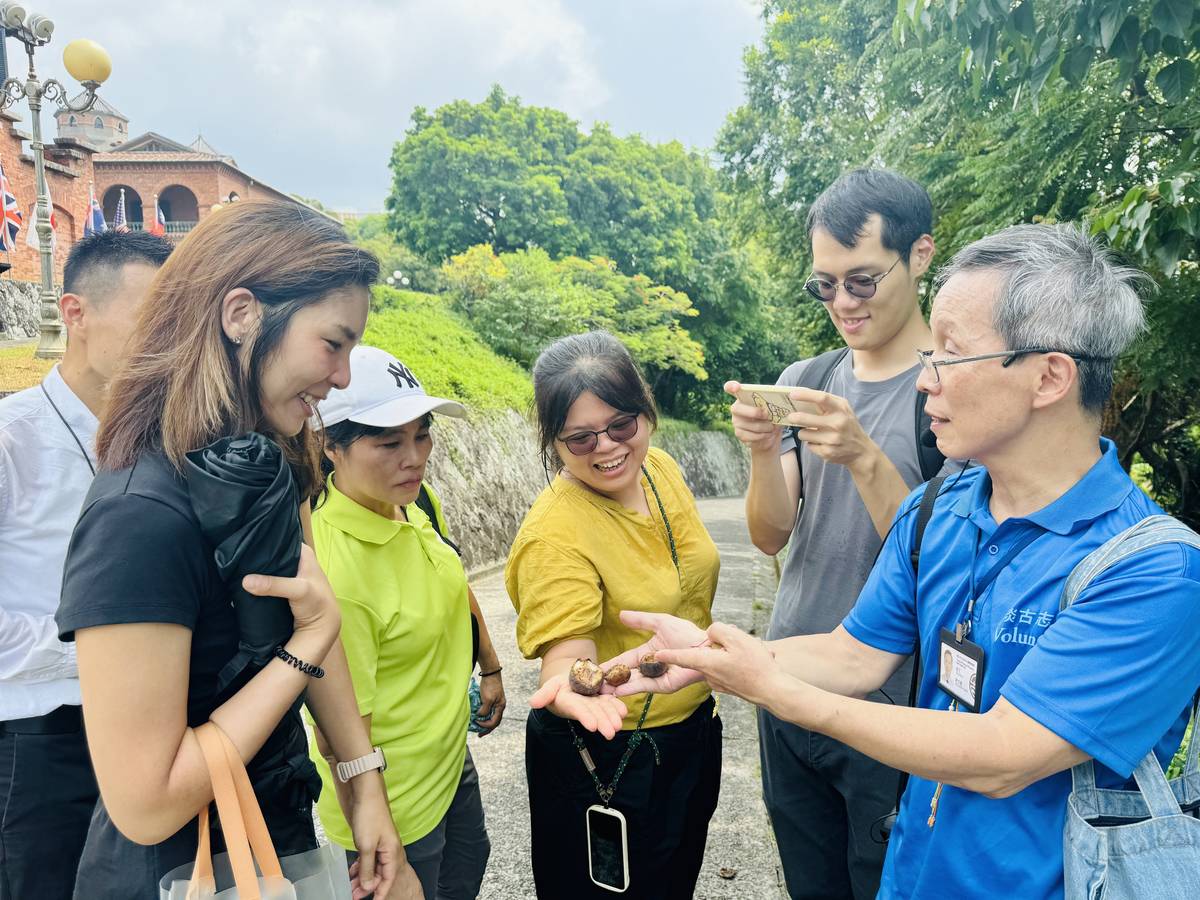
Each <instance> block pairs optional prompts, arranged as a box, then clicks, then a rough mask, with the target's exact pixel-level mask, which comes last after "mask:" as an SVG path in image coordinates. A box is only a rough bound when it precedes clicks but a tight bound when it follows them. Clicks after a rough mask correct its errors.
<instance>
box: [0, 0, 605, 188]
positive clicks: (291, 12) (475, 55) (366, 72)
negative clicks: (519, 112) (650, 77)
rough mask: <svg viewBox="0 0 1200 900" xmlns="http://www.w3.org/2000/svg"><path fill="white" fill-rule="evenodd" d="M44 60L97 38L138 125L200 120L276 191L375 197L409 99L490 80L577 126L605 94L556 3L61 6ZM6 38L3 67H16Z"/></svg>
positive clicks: (116, 95)
mask: <svg viewBox="0 0 1200 900" xmlns="http://www.w3.org/2000/svg"><path fill="white" fill-rule="evenodd" d="M54 17H55V20H56V24H57V26H58V28H57V32H56V34H55V38H54V43H53V45H52V46H51V47H50V48H47V49H45V50H42V51H40V52H39V57H38V59H39V69H40V70H43V71H45V70H49V71H50V72H51V74H58V70H60V69H61V66H60V64H59V57H60V54H61V47H62V46H63V45H65V44H66V43H67V41H69V40H71V39H72V38H74V37H81V36H86V37H91V38H93V39H95V40H97V41H99V42H100V43H102V44H103V45H104V46H105V47H106V48H107V49H108V50H109V52H110V53H111V55H112V57H113V76H112V78H111V79H110V81H109V83H108V84H107V85H106V86H105V88H104V89H103V95H104V96H105V97H106V98H107V99H108V100H109V102H111V103H112V104H113V105H114V106H116V107H117V108H118V109H120V110H122V111H123V112H124V113H125V114H126V115H128V116H129V117H130V119H131V124H130V128H131V131H132V133H133V134H139V133H141V132H143V131H148V130H154V131H160V132H163V133H165V134H167V135H168V136H170V137H173V138H175V139H177V140H182V141H190V140H191V139H192V138H193V137H194V136H195V133H196V131H197V130H202V131H203V133H204V135H205V137H206V138H207V139H208V140H209V141H210V142H211V143H212V144H213V145H214V146H216V147H218V148H219V149H220V150H222V152H226V153H229V154H231V155H233V156H234V157H236V158H237V160H238V163H239V164H240V165H241V167H242V168H244V169H246V170H247V171H248V172H250V173H251V174H253V175H255V176H257V177H260V178H263V179H264V180H267V181H269V182H271V183H272V184H274V185H275V186H276V187H279V188H280V189H282V190H289V191H296V192H298V193H304V194H308V195H315V196H318V197H321V198H323V199H327V200H328V201H329V202H333V203H335V204H343V205H347V206H358V207H360V208H363V207H366V208H375V209H378V208H380V207H381V206H382V202H383V196H384V194H386V191H387V187H388V181H389V179H388V174H387V170H386V165H387V159H388V156H389V154H390V150H391V146H392V143H393V142H394V141H395V140H396V139H398V138H399V137H401V136H402V132H403V128H404V126H405V124H406V122H407V119H408V115H409V113H410V112H411V111H412V109H413V107H414V106H417V105H424V106H428V107H434V106H438V105H440V104H442V103H445V102H447V101H449V100H451V99H455V98H458V97H465V98H468V99H472V100H480V99H482V98H483V97H484V96H485V95H486V93H487V91H488V88H489V87H490V85H491V84H493V83H500V84H502V85H504V87H505V89H506V90H508V91H510V92H513V93H517V94H521V95H522V96H523V97H524V99H526V100H527V101H528V102H531V103H538V104H545V105H550V106H555V107H557V108H559V109H562V110H564V111H566V112H567V113H568V114H570V115H572V116H573V117H576V118H579V119H581V120H587V119H588V118H589V117H590V116H591V115H593V114H594V112H595V111H596V110H597V109H599V108H600V107H602V106H603V105H604V104H605V103H606V102H608V101H609V99H610V97H611V91H610V89H609V87H608V86H607V85H606V83H605V79H604V77H603V75H602V73H601V69H600V66H599V64H598V60H597V55H596V53H595V50H594V47H593V45H592V41H591V39H590V37H589V35H588V34H587V33H586V31H585V29H584V27H583V26H582V25H581V24H580V22H579V21H578V19H577V18H576V16H575V15H574V14H573V13H572V12H571V11H570V10H568V8H567V7H566V6H565V5H564V4H563V3H562V2H560V0H506V2H503V3H499V2H481V0H395V2H382V0H338V2H333V0H326V2H314V0H291V2H283V0H260V2H256V3H253V4H248V3H241V2H219V0H216V2H208V3H198V2H194V0H161V2H158V3H155V4H153V5H151V4H147V3H145V2H135V0H109V2H106V3H104V4H95V3H93V2H84V0H60V2H59V3H57V4H56V8H55V10H54ZM17 46H18V45H16V44H15V43H14V42H13V41H9V59H10V64H11V65H12V66H13V67H16V66H17V65H19V63H20V57H19V54H17V52H16V50H17Z"/></svg>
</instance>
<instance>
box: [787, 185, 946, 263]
mask: <svg viewBox="0 0 1200 900" xmlns="http://www.w3.org/2000/svg"><path fill="white" fill-rule="evenodd" d="M876 213H877V214H878V215H879V217H880V218H881V219H882V220H883V233H882V234H880V236H879V240H880V242H881V243H882V244H883V246H885V247H887V248H888V249H889V250H895V251H896V252H897V253H899V254H900V258H901V259H902V260H904V263H905V265H907V264H908V257H909V253H910V252H911V250H912V245H913V243H914V242H915V241H916V240H917V238H919V237H920V236H921V235H923V234H931V233H932V232H933V203H932V202H930V200H929V192H928V191H926V190H925V188H923V187H921V185H919V184H917V182H915V181H913V180H912V179H911V178H907V177H905V176H904V175H901V174H899V173H897V172H892V171H890V170H888V169H854V170H853V171H850V172H847V173H846V174H844V175H842V176H841V177H840V178H838V180H837V181H835V182H834V183H833V184H831V185H829V187H827V188H825V190H823V191H821V193H820V194H819V195H818V196H817V199H816V200H814V201H813V204H812V206H810V207H809V209H808V219H807V221H806V222H805V225H806V227H807V229H808V236H809V237H810V238H811V237H812V233H813V232H814V231H815V230H816V229H818V228H820V229H821V230H822V231H827V232H829V233H830V234H831V235H833V237H834V240H836V241H837V242H838V243H839V244H841V245H842V246H843V247H856V246H858V242H859V240H860V239H861V238H862V236H863V228H864V227H865V226H866V224H867V219H869V218H871V216H872V215H875V214H876Z"/></svg>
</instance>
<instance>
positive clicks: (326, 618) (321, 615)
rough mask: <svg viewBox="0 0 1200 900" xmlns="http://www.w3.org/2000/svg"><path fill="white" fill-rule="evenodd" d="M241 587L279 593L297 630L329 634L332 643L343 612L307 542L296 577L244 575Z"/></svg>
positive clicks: (265, 594) (262, 594) (254, 591)
mask: <svg viewBox="0 0 1200 900" xmlns="http://www.w3.org/2000/svg"><path fill="white" fill-rule="evenodd" d="M242 587H244V588H245V589H246V590H247V591H249V592H250V593H251V594H254V595H255V596H257V597H282V598H283V599H284V600H286V601H287V602H288V605H289V606H290V607H291V608H292V618H293V619H295V620H296V628H295V630H296V631H297V632H305V633H314V634H318V635H321V636H322V637H328V639H329V642H330V643H332V642H333V641H334V640H335V639H336V638H337V636H338V632H339V631H340V630H341V627H342V615H341V612H340V611H339V609H338V603H337V597H336V596H335V595H334V593H333V588H332V587H330V586H329V579H327V578H326V577H325V573H324V572H323V571H322V570H321V566H320V564H319V563H318V562H317V556H316V554H315V553H313V551H312V548H311V547H309V546H308V545H307V544H302V545H301V547H300V566H299V568H298V569H297V570H296V577H295V578H283V577H280V576H278V575H247V576H246V577H245V578H243V579H242Z"/></svg>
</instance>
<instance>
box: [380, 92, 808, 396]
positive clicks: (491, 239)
mask: <svg viewBox="0 0 1200 900" xmlns="http://www.w3.org/2000/svg"><path fill="white" fill-rule="evenodd" d="M391 165H392V172H393V188H392V193H391V195H390V197H389V199H388V222H389V225H390V228H391V230H392V232H393V234H394V235H395V237H396V239H397V240H398V241H399V242H400V243H401V244H403V245H405V246H408V247H411V248H413V250H414V251H416V252H417V253H419V254H421V255H422V256H424V257H425V258H426V259H427V260H429V261H441V260H443V259H446V258H448V257H451V256H454V255H455V254H460V253H463V252H465V251H467V249H468V248H470V247H472V246H476V245H481V244H487V245H490V246H491V247H492V248H494V250H495V252H496V253H498V254H501V255H504V254H509V253H513V252H516V251H521V250H532V249H535V248H537V249H541V250H543V251H545V253H546V254H547V255H548V257H549V258H550V259H561V258H564V257H579V258H581V259H584V260H591V259H592V258H594V257H602V258H604V259H606V260H611V261H612V264H613V266H615V271H616V272H619V273H621V274H623V275H625V276H637V275H644V276H645V277H646V278H647V279H648V281H649V282H650V283H653V284H655V285H659V286H663V287H669V288H671V289H673V290H674V291H675V292H678V293H682V294H686V295H687V297H688V298H689V299H690V301H691V303H692V306H693V308H694V311H695V312H696V313H697V315H696V316H695V318H694V320H693V321H692V322H691V323H690V325H689V331H690V333H691V336H692V338H694V339H695V340H696V341H698V342H699V343H700V344H701V345H702V346H703V350H704V360H705V363H706V365H705V368H706V369H707V370H708V371H709V372H712V373H715V374H716V376H717V377H715V378H713V379H712V380H705V379H704V378H702V377H700V375H699V372H700V369H699V368H697V367H695V366H691V365H682V364H678V363H675V364H671V365H669V366H665V367H664V368H663V369H662V370H661V374H660V377H659V378H658V380H657V384H656V393H657V396H658V398H659V401H660V403H661V404H662V405H663V406H664V408H665V409H666V410H667V411H668V412H670V413H672V414H674V415H679V416H685V417H689V418H700V419H703V418H704V417H705V416H708V415H711V414H713V412H714V411H715V410H716V408H717V407H718V406H719V405H720V404H721V403H722V401H721V399H720V398H721V396H722V395H721V389H720V384H721V382H723V381H724V380H725V379H726V378H733V377H737V378H741V379H744V380H751V379H754V380H762V379H763V378H770V377H773V376H774V375H775V374H776V373H777V371H778V369H779V368H781V366H782V365H783V364H784V363H786V362H788V361H790V360H791V359H792V358H793V355H794V352H795V350H794V346H795V343H794V341H792V340H791V339H790V335H788V334H787V333H786V332H783V333H781V332H779V331H778V329H777V328H776V326H777V322H776V320H777V319H778V318H779V313H778V311H777V310H776V309H774V307H773V298H772V294H771V285H770V283H769V280H768V278H767V276H766V274H765V273H764V272H763V271H761V268H760V267H759V266H758V263H757V261H756V259H755V256H754V254H753V252H752V251H747V250H745V249H742V248H739V247H737V246H735V243H734V241H733V239H732V236H731V233H730V230H729V228H728V226H727V224H726V219H725V217H724V215H723V204H724V200H723V198H722V196H721V195H720V193H719V191H718V178H717V177H716V173H715V172H714V170H713V166H712V164H711V162H710V161H709V160H708V159H707V158H705V157H703V156H701V155H699V154H697V153H694V152H689V151H687V150H685V149H684V148H683V147H682V146H681V145H680V144H678V143H669V144H662V145H654V144H650V143H648V142H647V141H645V140H643V139H642V138H640V137H638V136H636V135H634V136H629V137H618V136H616V135H614V134H613V133H612V131H611V130H610V129H609V128H608V127H607V126H605V125H604V124H597V125H596V126H595V127H594V128H593V129H592V131H591V132H590V133H584V132H583V131H581V130H580V128H579V126H578V124H577V123H576V122H574V121H573V120H571V119H569V118H567V117H566V116H565V115H564V114H563V113H561V112H558V111H557V110H553V109H546V108H543V107H531V106H525V105H523V104H522V103H521V102H520V100H519V99H518V98H516V97H510V96H508V95H506V94H505V93H504V92H503V91H502V90H501V89H500V88H498V87H497V88H494V89H493V90H492V92H491V93H490V94H489V96H488V97H487V99H486V100H484V102H482V103H479V104H472V103H468V102H466V101H458V102H455V103H450V104H447V105H446V106H443V107H440V108H439V109H437V110H435V111H434V112H432V113H430V112H427V111H426V110H423V109H418V110H416V111H415V112H414V113H413V116H412V122H411V125H410V127H409V129H408V131H407V132H406V134H405V137H404V139H403V140H402V141H400V142H398V143H397V144H396V146H395V149H394V151H393V153H392V163H391ZM601 313H602V314H607V313H604V311H603V310H600V311H598V314H601ZM618 324H619V326H620V327H619V330H620V331H621V332H622V333H623V334H626V335H632V334H633V333H634V332H635V331H636V326H635V325H634V323H633V322H632V321H630V322H625V323H618ZM480 327H481V328H488V327H491V326H490V323H486V322H481V323H480ZM689 357H690V351H681V353H680V358H681V359H686V358H689Z"/></svg>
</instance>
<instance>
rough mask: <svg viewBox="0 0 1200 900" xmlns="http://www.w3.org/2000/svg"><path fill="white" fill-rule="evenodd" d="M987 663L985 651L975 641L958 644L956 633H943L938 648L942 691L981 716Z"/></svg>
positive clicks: (948, 630)
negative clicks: (980, 708) (980, 709)
mask: <svg viewBox="0 0 1200 900" xmlns="http://www.w3.org/2000/svg"><path fill="white" fill-rule="evenodd" d="M985 662H986V659H985V658H984V652H983V648H982V647H980V646H979V645H978V644H976V643H975V642H974V641H968V640H966V639H963V640H962V641H959V640H956V639H955V637H954V632H953V631H951V630H950V629H948V628H943V629H942V631H941V641H940V642H939V645H938V687H940V688H941V689H942V690H943V691H945V692H946V693H947V694H949V695H950V696H951V697H953V698H954V699H955V700H957V701H958V705H959V706H960V707H962V708H963V709H966V710H969V711H970V712H979V702H980V697H981V694H982V692H983V675H984V664H985Z"/></svg>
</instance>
